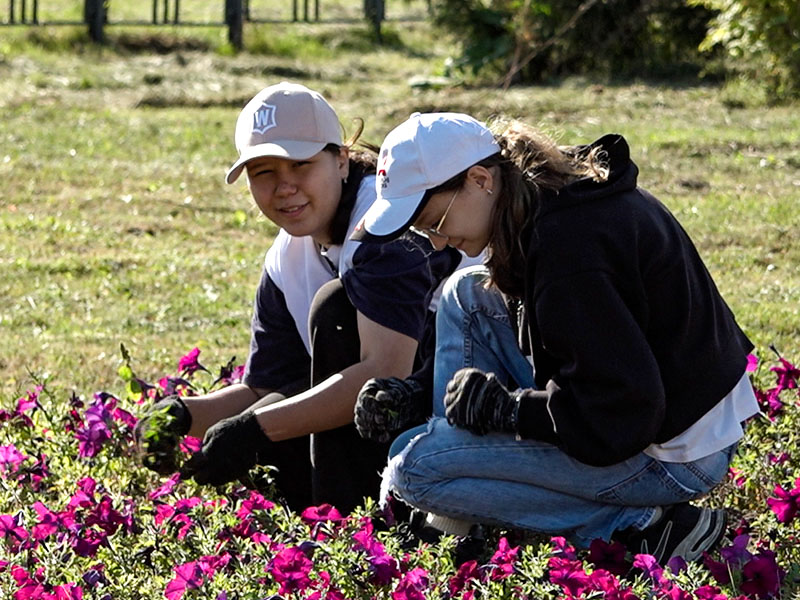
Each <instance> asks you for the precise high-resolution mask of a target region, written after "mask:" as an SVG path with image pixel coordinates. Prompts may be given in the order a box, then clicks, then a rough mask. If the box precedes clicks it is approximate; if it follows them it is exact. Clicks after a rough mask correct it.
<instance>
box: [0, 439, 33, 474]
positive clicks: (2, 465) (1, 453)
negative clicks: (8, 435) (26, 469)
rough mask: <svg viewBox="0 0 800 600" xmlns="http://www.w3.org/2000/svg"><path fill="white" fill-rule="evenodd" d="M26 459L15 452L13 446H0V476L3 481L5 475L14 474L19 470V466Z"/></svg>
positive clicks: (17, 451) (15, 448)
mask: <svg viewBox="0 0 800 600" xmlns="http://www.w3.org/2000/svg"><path fill="white" fill-rule="evenodd" d="M27 459H28V457H27V456H25V455H24V454H23V453H22V452H20V451H19V450H17V447H16V446H15V445H14V444H7V445H5V446H0V474H2V476H3V479H5V477H6V473H14V472H15V471H17V469H18V468H19V465H20V464H22V463H23V462H25V461H26V460H27Z"/></svg>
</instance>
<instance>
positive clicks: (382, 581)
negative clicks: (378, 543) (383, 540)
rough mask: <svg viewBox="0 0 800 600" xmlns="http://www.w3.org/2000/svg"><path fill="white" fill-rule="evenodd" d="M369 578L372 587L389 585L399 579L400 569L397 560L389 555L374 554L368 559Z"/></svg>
mask: <svg viewBox="0 0 800 600" xmlns="http://www.w3.org/2000/svg"><path fill="white" fill-rule="evenodd" d="M368 561H369V577H368V580H369V582H370V583H371V584H373V585H389V584H390V583H391V582H392V581H393V580H395V579H396V578H398V577H400V568H399V565H398V564H397V559H396V558H395V557H393V556H391V555H390V554H386V553H383V554H374V555H372V556H370V557H369V558H368Z"/></svg>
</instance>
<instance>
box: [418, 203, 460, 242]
mask: <svg viewBox="0 0 800 600" xmlns="http://www.w3.org/2000/svg"><path fill="white" fill-rule="evenodd" d="M458 192H459V190H456V193H455V194H453V197H452V198H450V203H449V204H448V205H447V208H446V209H445V211H444V214H443V215H442V218H441V219H439V222H438V223H437V224H436V227H423V228H419V227H413V226H412V227H410V229H411V231H413V232H414V233H418V234H419V235H421V236H422V237H426V238H428V241H430V243H431V244H433V238H436V239H438V240H439V241H442V242H447V240H449V239H450V236H449V235H447V234H446V233H442V232H441V231H439V230H440V229H441V228H442V226H443V225H444V220H445V219H446V218H447V213H449V212H450V207H451V206H453V201H454V200H455V199H456V196H458Z"/></svg>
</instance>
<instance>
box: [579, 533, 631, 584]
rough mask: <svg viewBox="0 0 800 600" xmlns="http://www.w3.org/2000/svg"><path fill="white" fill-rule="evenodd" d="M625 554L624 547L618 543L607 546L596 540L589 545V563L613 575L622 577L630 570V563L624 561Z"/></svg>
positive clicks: (606, 543) (605, 543)
mask: <svg viewBox="0 0 800 600" xmlns="http://www.w3.org/2000/svg"><path fill="white" fill-rule="evenodd" d="M626 552H627V550H626V548H625V546H624V545H623V544H621V543H620V542H612V543H610V544H609V543H608V542H606V541H604V540H601V539H599V538H598V539H595V540H592V542H591V544H590V545H589V562H591V563H592V564H593V565H594V566H595V567H597V568H598V569H605V570H606V571H608V572H609V573H613V574H614V575H624V574H625V573H627V572H628V571H629V570H630V568H631V565H630V563H629V562H628V561H626V560H625V554H626Z"/></svg>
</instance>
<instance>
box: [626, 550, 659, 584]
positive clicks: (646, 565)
mask: <svg viewBox="0 0 800 600" xmlns="http://www.w3.org/2000/svg"><path fill="white" fill-rule="evenodd" d="M633 566H634V567H635V568H637V569H639V570H641V571H642V573H643V574H644V575H646V576H647V577H649V578H650V579H652V580H653V581H654V582H655V583H657V584H659V585H661V584H664V583H665V582H666V579H664V569H663V568H662V567H661V565H659V564H658V561H657V560H656V557H655V556H652V555H650V554H637V555H635V556H634V557H633Z"/></svg>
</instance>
